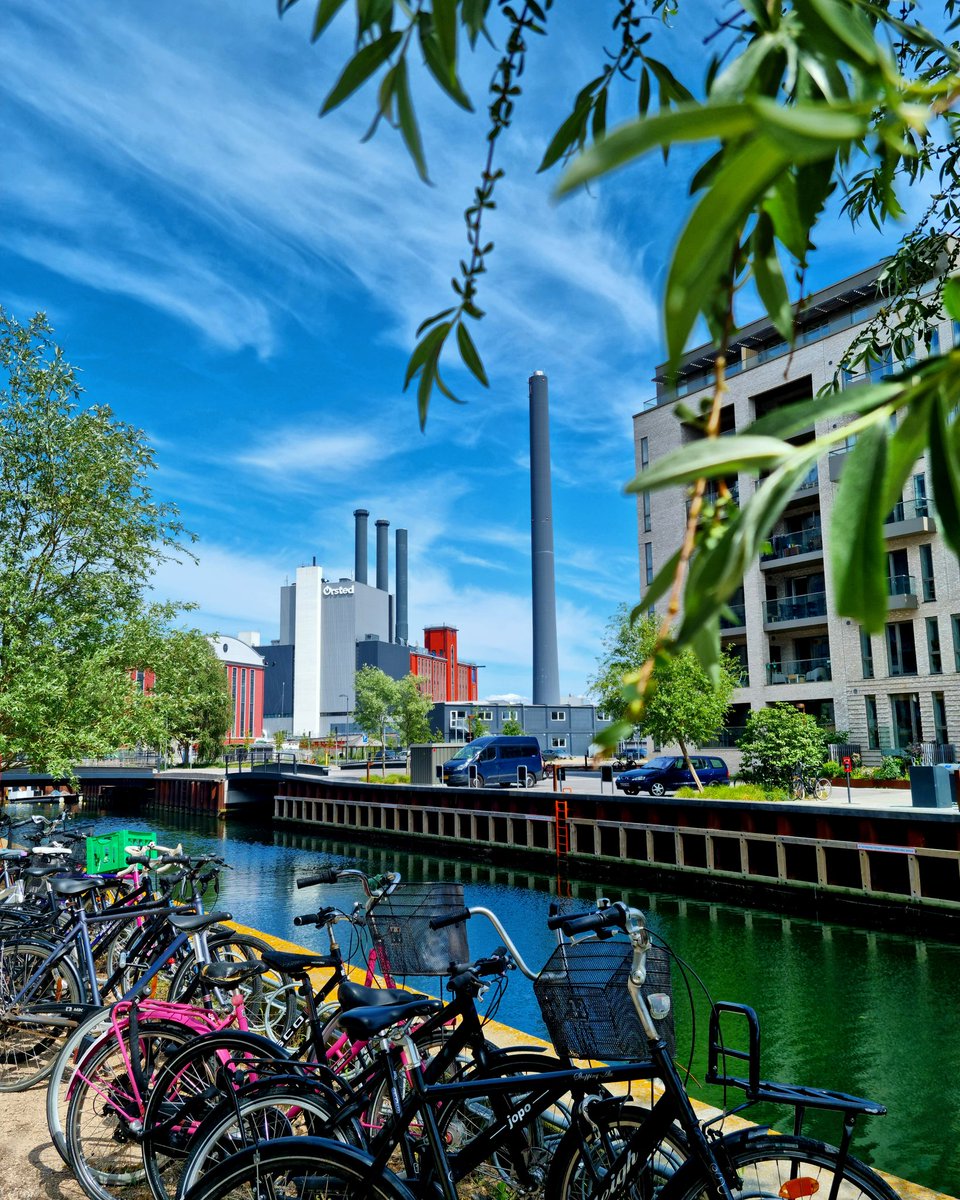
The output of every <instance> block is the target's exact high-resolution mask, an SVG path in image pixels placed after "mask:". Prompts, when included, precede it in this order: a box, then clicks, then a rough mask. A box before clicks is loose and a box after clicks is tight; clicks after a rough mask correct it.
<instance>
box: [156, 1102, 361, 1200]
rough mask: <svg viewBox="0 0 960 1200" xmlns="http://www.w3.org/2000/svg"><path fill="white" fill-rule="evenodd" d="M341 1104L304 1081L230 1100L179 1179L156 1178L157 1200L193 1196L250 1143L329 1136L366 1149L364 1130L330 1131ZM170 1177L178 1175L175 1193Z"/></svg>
mask: <svg viewBox="0 0 960 1200" xmlns="http://www.w3.org/2000/svg"><path fill="white" fill-rule="evenodd" d="M339 1105H340V1102H339V1100H338V1098H337V1097H336V1096H334V1095H333V1094H332V1093H331V1092H330V1091H329V1090H328V1089H326V1088H320V1089H317V1088H314V1087H313V1086H312V1085H310V1084H309V1083H307V1082H306V1081H304V1080H298V1081H297V1083H296V1084H293V1085H291V1083H290V1081H287V1082H286V1083H284V1082H283V1081H277V1082H274V1081H272V1080H271V1081H269V1082H267V1083H266V1084H265V1085H264V1087H263V1088H262V1089H258V1090H257V1091H256V1092H255V1093H254V1094H252V1095H248V1096H243V1097H239V1098H238V1100H237V1102H236V1104H234V1103H233V1102H230V1101H228V1102H226V1103H225V1104H223V1105H221V1106H220V1107H219V1108H218V1109H215V1110H214V1111H213V1112H212V1113H211V1114H210V1115H209V1116H208V1117H207V1118H206V1119H205V1120H204V1122H203V1124H202V1125H201V1126H200V1127H199V1128H198V1129H197V1131H196V1133H195V1134H194V1136H193V1139H192V1141H191V1146H190V1153H189V1155H188V1157H187V1160H186V1162H185V1163H184V1164H183V1169H182V1170H181V1171H180V1173H179V1177H176V1172H175V1171H171V1172H168V1173H167V1175H166V1176H164V1177H161V1178H159V1179H153V1178H151V1180H150V1182H151V1187H152V1190H153V1197H154V1200H173V1197H175V1196H179V1195H183V1194H184V1193H186V1192H189V1191H190V1189H191V1188H192V1187H194V1186H195V1185H196V1183H197V1182H198V1181H199V1180H200V1179H201V1178H202V1177H203V1176H204V1175H206V1174H207V1173H208V1172H209V1171H212V1170H213V1169H215V1168H216V1167H217V1166H219V1165H220V1163H222V1162H224V1161H225V1160H226V1159H227V1158H229V1157H230V1155H231V1154H236V1153H238V1152H239V1151H240V1150H245V1149H246V1148H247V1146H249V1145H253V1144H255V1145H263V1144H264V1143H265V1142H269V1141H275V1140H276V1139H277V1138H281V1137H288V1138H292V1137H327V1138H329V1139H330V1140H332V1141H341V1142H344V1143H345V1144H349V1145H353V1146H355V1147H357V1148H361V1145H360V1142H359V1141H358V1140H355V1139H357V1138H359V1137H360V1136H361V1135H360V1133H359V1130H353V1129H351V1128H348V1127H347V1126H343V1127H342V1128H340V1129H338V1130H336V1131H331V1132H330V1133H327V1132H326V1129H327V1128H328V1126H329V1124H330V1118H331V1116H332V1115H333V1114H334V1112H335V1111H336V1110H337V1108H339ZM351 1135H352V1136H351ZM148 1169H149V1165H148ZM169 1176H174V1178H173V1180H172V1182H173V1184H174V1185H175V1186H174V1187H173V1188H172V1189H171V1186H170V1184H171V1179H170V1178H169Z"/></svg>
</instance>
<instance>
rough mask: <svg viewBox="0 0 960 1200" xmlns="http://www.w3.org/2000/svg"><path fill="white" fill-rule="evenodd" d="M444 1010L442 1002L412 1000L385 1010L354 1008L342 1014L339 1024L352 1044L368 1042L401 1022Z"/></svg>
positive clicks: (390, 1005)
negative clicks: (439, 1009) (440, 1009)
mask: <svg viewBox="0 0 960 1200" xmlns="http://www.w3.org/2000/svg"><path fill="white" fill-rule="evenodd" d="M438 1008H443V1001H442V1000H431V999H430V998H429V997H428V998H427V999H421V1000H411V1001H410V1002H409V1003H407V1004H389V1005H387V1006H386V1007H384V1008H353V1009H351V1010H350V1012H345V1013H341V1014H340V1016H339V1017H337V1024H338V1025H339V1026H340V1028H341V1029H342V1030H343V1032H344V1033H345V1034H346V1035H347V1037H348V1038H349V1039H350V1040H351V1041H352V1042H357V1041H360V1042H366V1041H369V1040H370V1038H372V1037H375V1036H376V1035H377V1034H378V1033H382V1032H383V1031H384V1030H385V1029H389V1028H390V1026H391V1025H398V1024H399V1023H400V1022H401V1021H409V1020H410V1018H411V1017H425V1016H426V1015H427V1013H432V1012H436V1011H437V1009H438Z"/></svg>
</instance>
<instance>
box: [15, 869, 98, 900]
mask: <svg viewBox="0 0 960 1200" xmlns="http://www.w3.org/2000/svg"><path fill="white" fill-rule="evenodd" d="M31 869H32V868H31ZM106 886H107V881H106V880H105V879H104V878H103V876H102V875H84V876H82V877H81V878H79V879H77V878H74V877H73V876H72V875H58V876H57V878H56V879H51V880H50V890H51V891H52V892H54V893H55V894H56V895H58V896H82V895H84V894H85V893H86V892H92V891H94V890H95V889H96V888H102V887H106Z"/></svg>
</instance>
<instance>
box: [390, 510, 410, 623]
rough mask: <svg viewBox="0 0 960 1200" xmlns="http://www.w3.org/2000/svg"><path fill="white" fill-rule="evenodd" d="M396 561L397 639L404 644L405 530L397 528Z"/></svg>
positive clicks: (405, 588)
mask: <svg viewBox="0 0 960 1200" xmlns="http://www.w3.org/2000/svg"><path fill="white" fill-rule="evenodd" d="M395 553H396V561H395V563H394V567H393V570H394V577H395V579H396V585H395V587H396V593H397V641H398V642H402V643H403V644H404V645H406V643H407V639H408V637H409V630H408V629H407V531H406V530H405V529H398V530H397V533H396V550H395Z"/></svg>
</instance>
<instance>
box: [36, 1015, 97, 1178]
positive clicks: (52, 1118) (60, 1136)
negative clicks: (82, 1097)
mask: <svg viewBox="0 0 960 1200" xmlns="http://www.w3.org/2000/svg"><path fill="white" fill-rule="evenodd" d="M109 1028H110V1010H109V1009H107V1008H100V1009H97V1010H96V1011H94V1012H91V1014H90V1016H89V1017H87V1019H86V1020H85V1021H81V1022H80V1024H79V1025H78V1026H77V1027H76V1029H74V1030H73V1031H72V1032H71V1033H70V1034H68V1035H67V1038H66V1040H65V1041H64V1043H63V1045H62V1046H61V1047H60V1053H59V1054H58V1055H57V1057H56V1059H55V1060H54V1063H53V1067H52V1068H51V1070H50V1078H49V1079H48V1081H47V1103H46V1112H47V1128H48V1129H49V1130H50V1139H51V1141H52V1142H53V1144H54V1147H55V1148H56V1151H57V1153H58V1154H59V1155H60V1157H61V1158H62V1159H63V1161H64V1162H65V1163H69V1162H70V1157H69V1155H68V1154H67V1108H68V1106H69V1104H70V1081H71V1079H72V1078H73V1072H74V1070H75V1069H76V1066H77V1063H78V1062H79V1061H80V1059H81V1058H82V1057H83V1055H84V1054H86V1053H87V1051H88V1050H89V1049H90V1047H91V1046H92V1045H93V1043H94V1042H95V1041H98V1040H99V1039H100V1038H101V1037H102V1036H103V1035H104V1034H105V1033H106V1032H107V1031H108V1030H109Z"/></svg>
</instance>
